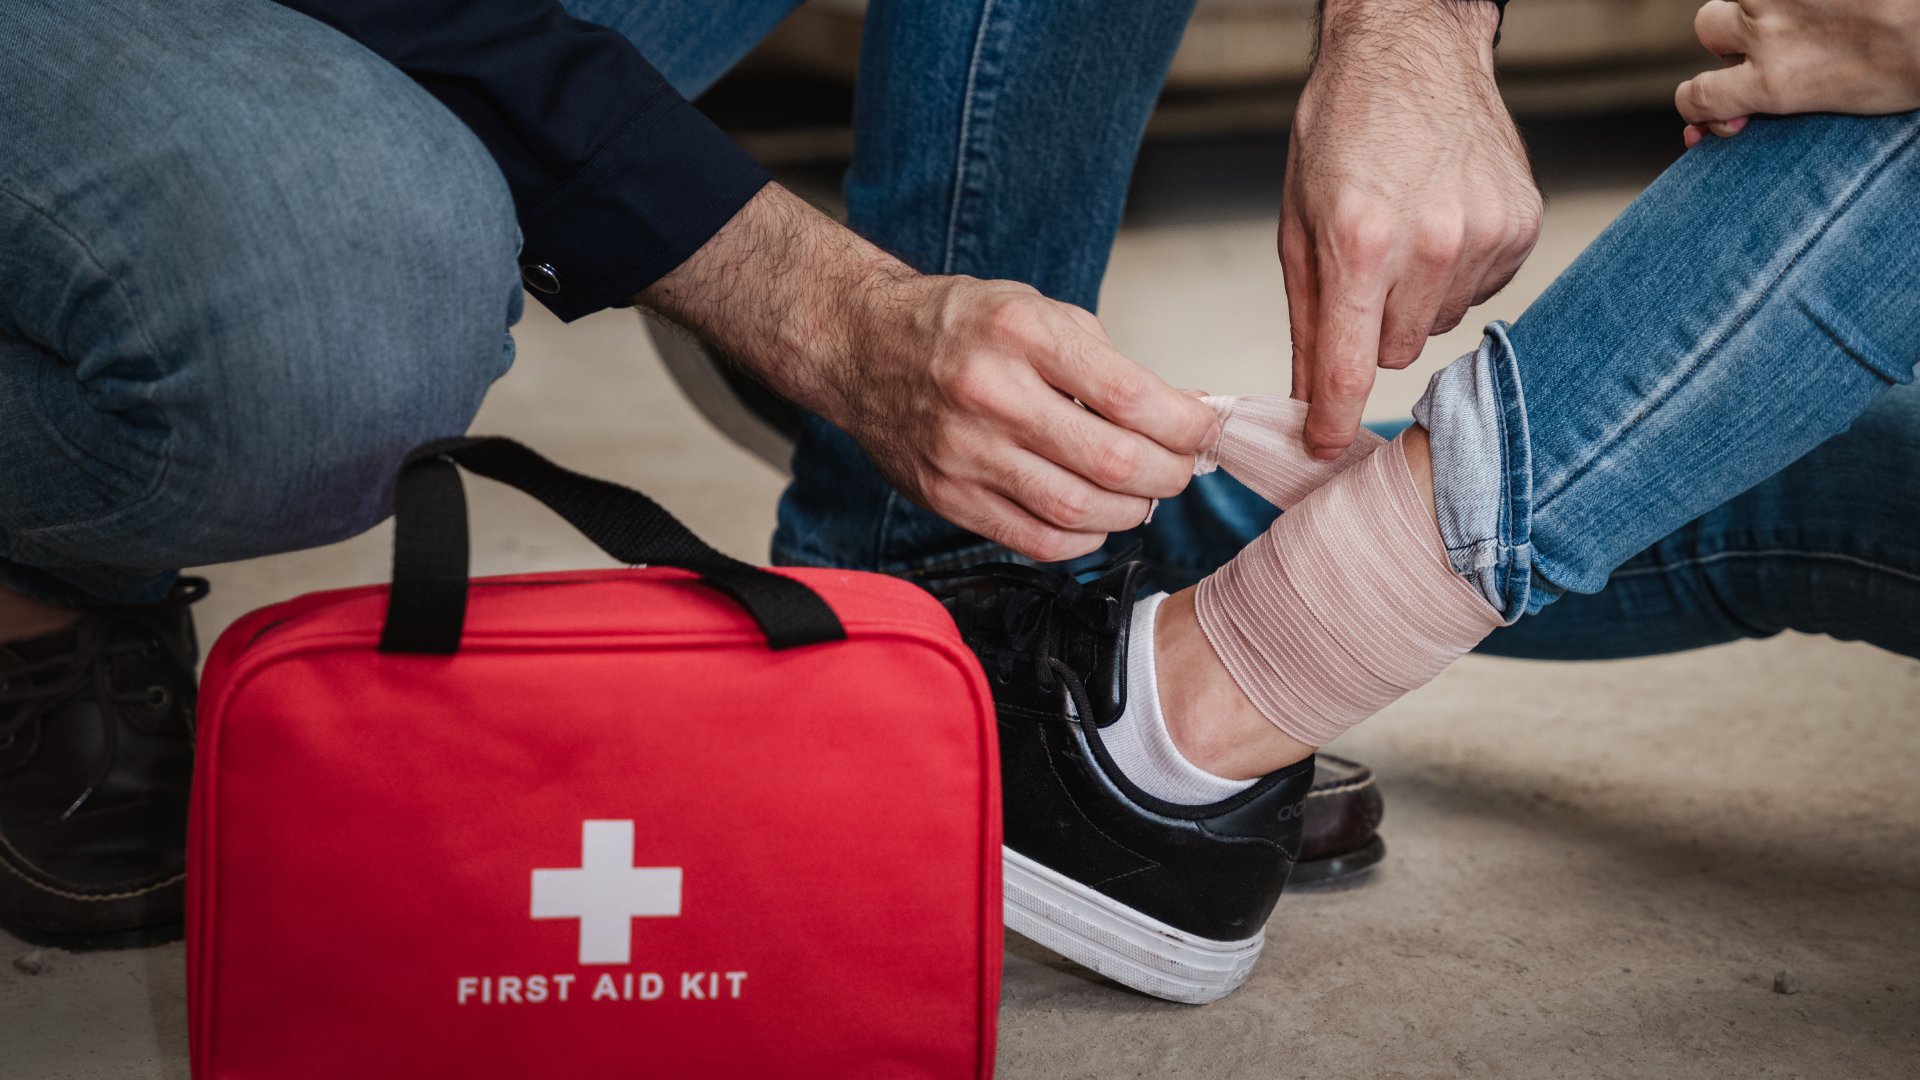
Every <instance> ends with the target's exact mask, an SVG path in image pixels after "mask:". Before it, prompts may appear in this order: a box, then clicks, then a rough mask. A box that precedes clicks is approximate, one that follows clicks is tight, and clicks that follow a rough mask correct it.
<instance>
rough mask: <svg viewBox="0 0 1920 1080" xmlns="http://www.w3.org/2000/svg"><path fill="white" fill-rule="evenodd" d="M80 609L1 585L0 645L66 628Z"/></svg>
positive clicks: (76, 617) (77, 616) (78, 615)
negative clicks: (40, 598)
mask: <svg viewBox="0 0 1920 1080" xmlns="http://www.w3.org/2000/svg"><path fill="white" fill-rule="evenodd" d="M79 621H80V612H78V611H75V610H74V609H72V608H64V607H59V606H57V605H54V604H49V603H47V602H45V601H44V600H35V599H34V598H32V597H30V596H25V595H22V594H20V593H17V592H14V591H13V590H12V589H7V588H0V644H6V643H7V642H11V641H26V640H28V639H30V638H37V637H44V636H46V635H48V634H52V633H56V632H58V631H61V630H65V629H66V628H67V627H69V626H72V625H73V624H74V623H76V622H79Z"/></svg>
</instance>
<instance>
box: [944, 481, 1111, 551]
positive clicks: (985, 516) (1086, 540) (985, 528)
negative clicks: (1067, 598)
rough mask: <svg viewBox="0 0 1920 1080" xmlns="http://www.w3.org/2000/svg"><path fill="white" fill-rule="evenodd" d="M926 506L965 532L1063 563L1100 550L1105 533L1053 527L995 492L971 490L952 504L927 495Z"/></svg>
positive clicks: (1105, 539) (982, 489) (1104, 540)
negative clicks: (927, 502) (945, 503)
mask: <svg viewBox="0 0 1920 1080" xmlns="http://www.w3.org/2000/svg"><path fill="white" fill-rule="evenodd" d="M928 501H929V502H930V503H933V504H934V505H932V506H929V507H928V509H930V510H932V511H933V512H934V513H937V514H939V515H940V516H942V517H944V518H947V519H948V520H949V521H952V522H953V523H954V524H956V525H958V526H960V527H961V528H963V529H966V530H967V531H968V532H971V533H976V534H978V535H980V536H984V537H986V538H987V539H989V540H992V541H993V542H994V543H996V544H999V545H1001V546H1002V547H1008V548H1012V549H1013V550H1015V551H1017V552H1019V553H1020V554H1022V555H1025V556H1026V557H1027V558H1029V559H1037V560H1039V561H1040V562H1064V561H1066V560H1068V559H1077V558H1079V557H1080V556H1082V555H1086V554H1088V553H1090V552H1094V551H1098V550H1100V545H1101V544H1104V543H1106V542H1107V536H1106V534H1105V533H1081V532H1072V531H1070V530H1067V529H1060V528H1056V527H1054V526H1052V525H1049V524H1047V523H1046V522H1044V521H1041V520H1040V519H1039V518H1036V517H1034V516H1033V515H1032V514H1029V513H1028V512H1027V511H1026V510H1025V509H1024V508H1022V507H1021V506H1020V505H1019V504H1018V503H1016V502H1014V501H1013V500H1011V499H1009V498H1007V497H1006V496H1004V495H1001V494H999V493H997V492H993V491H989V490H986V489H984V488H981V489H975V490H973V491H971V492H969V493H968V494H967V495H966V496H964V497H961V498H959V499H958V500H957V501H955V502H954V505H952V506H944V505H941V502H943V501H945V500H937V499H933V498H929V499H928Z"/></svg>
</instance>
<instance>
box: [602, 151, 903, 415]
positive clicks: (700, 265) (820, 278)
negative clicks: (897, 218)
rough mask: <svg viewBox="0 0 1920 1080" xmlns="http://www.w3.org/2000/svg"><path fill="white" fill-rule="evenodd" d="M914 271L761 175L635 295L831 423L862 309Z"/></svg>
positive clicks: (857, 355)
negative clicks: (689, 251) (715, 224)
mask: <svg viewBox="0 0 1920 1080" xmlns="http://www.w3.org/2000/svg"><path fill="white" fill-rule="evenodd" d="M915 276H917V275H915V274H914V273H913V271H912V270H911V269H910V268H908V267H907V266H906V265H905V264H903V263H901V262H900V261H899V260H898V259H895V258H893V257H892V256H890V255H888V254H887V253H885V252H883V251H881V250H880V249H879V248H876V247H874V246H873V245H872V244H870V243H868V242H867V241H866V240H864V239H862V238H861V237H860V236H859V235H858V234H856V233H854V232H853V231H852V230H850V229H848V228H846V227H845V226H843V225H840V224H839V223H837V222H835V221H834V220H833V219H831V218H829V217H827V216H826V215H825V214H822V213H820V212H819V211H818V210H816V209H814V208H813V207H812V206H811V205H809V204H808V203H807V202H806V201H805V200H803V199H801V198H799V197H798V196H796V195H794V194H793V193H791V192H789V191H787V190H786V189H784V188H782V187H780V186H779V185H778V184H768V185H767V186H766V187H765V188H763V189H761V191H760V193H759V194H757V195H755V196H754V197H753V198H752V199H751V200H750V201H749V202H748V203H747V204H746V205H745V206H744V207H742V208H741V210H740V212H739V213H738V214H736V215H734V217H733V219H732V220H731V221H729V222H727V224H726V225H725V226H724V227H723V228H722V229H721V230H720V231H719V232H718V233H716V234H714V236H713V237H712V238H711V239H710V240H708V241H707V243H706V244H705V245H704V246H702V247H701V248H700V250H699V251H697V252H695V253H694V255H693V256H692V257H691V258H689V259H688V260H687V261H686V262H685V263H683V264H681V265H680V266H679V267H678V268H676V269H675V270H674V271H673V272H672V273H670V274H668V275H667V276H665V277H663V278H661V279H660V280H659V281H658V282H655V283H654V285H652V286H651V287H649V288H648V289H647V290H646V291H645V292H643V293H641V294H640V295H639V296H637V297H635V301H636V303H639V304H642V305H644V306H646V307H649V308H652V309H653V310H656V311H658V312H660V313H661V314H662V315H665V316H666V317H667V318H669V319H671V320H673V321H674V322H676V323H678V324H680V325H681V326H683V327H686V328H687V329H689V330H691V331H693V332H694V333H696V334H698V335H699V336H700V337H701V338H703V339H705V340H706V341H708V342H710V343H712V344H713V345H714V346H716V347H717V348H718V349H719V350H720V351H721V352H722V353H724V354H725V355H726V356H727V357H728V358H729V359H730V360H732V361H733V362H735V363H737V364H739V365H740V366H741V367H743V368H745V369H746V370H748V371H749V372H751V373H752V374H753V375H754V376H755V377H757V378H759V379H760V380H761V381H762V382H764V383H766V384H767V385H768V386H770V387H771V388H772V389H773V390H774V391H775V392H777V393H779V394H780V395H781V396H783V397H785V398H787V399H788V400H790V401H792V402H794V403H795V404H797V405H800V406H802V407H803V408H807V409H810V410H812V411H814V412H817V413H819V414H821V415H823V416H825V417H827V419H829V420H833V421H835V422H840V421H841V420H842V418H843V414H844V409H845V405H846V402H847V400H848V397H849V395H850V394H851V393H852V391H853V390H854V388H855V387H857V384H858V379H859V373H858V369H859V368H860V366H862V361H863V360H864V352H865V350H866V349H867V348H868V347H869V344H870V342H869V340H868V339H869V338H870V337H871V336H872V334H871V330H870V326H871V325H872V324H873V323H874V322H875V318H874V315H873V312H872V309H873V308H875V307H876V306H877V305H879V304H882V303H884V301H885V299H886V297H887V296H888V295H889V294H890V293H891V292H892V291H894V290H895V289H896V288H897V287H898V285H897V283H898V282H900V281H903V280H905V279H909V278H912V277H915Z"/></svg>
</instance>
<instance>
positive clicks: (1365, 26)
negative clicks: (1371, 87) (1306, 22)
mask: <svg viewBox="0 0 1920 1080" xmlns="http://www.w3.org/2000/svg"><path fill="white" fill-rule="evenodd" d="M1499 32H1500V7H1499V5H1497V4H1495V3H1494V2H1493V0H1322V2H1321V6H1320V20H1319V37H1318V45H1317V48H1318V52H1319V54H1320V55H1321V56H1328V55H1334V54H1339V53H1343V52H1352V53H1359V54H1362V55H1363V56H1366V57H1369V58H1371V59H1373V60H1374V61H1375V62H1385V63H1393V62H1396V61H1398V62H1400V63H1414V64H1418V63H1420V62H1422V61H1445V62H1449V63H1458V62H1465V63H1468V64H1470V65H1471V66H1472V67H1473V68H1474V69H1476V70H1479V71H1480V72H1482V73H1484V74H1486V75H1487V76H1489V77H1491V76H1492V74H1493V43H1494V39H1495V38H1496V37H1497V36H1498V34H1499Z"/></svg>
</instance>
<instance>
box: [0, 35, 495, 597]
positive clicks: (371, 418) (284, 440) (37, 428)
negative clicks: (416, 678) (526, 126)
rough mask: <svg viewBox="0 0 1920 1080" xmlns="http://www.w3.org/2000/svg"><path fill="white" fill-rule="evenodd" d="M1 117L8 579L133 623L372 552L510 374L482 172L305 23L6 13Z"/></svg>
mask: <svg viewBox="0 0 1920 1080" xmlns="http://www.w3.org/2000/svg"><path fill="white" fill-rule="evenodd" d="M209 28H217V29H215V30H214V31H211V32H210V31H209ZM0 100H3V101H5V102H6V107H5V108H0V146H5V147H6V148H7V156H6V161H5V163H4V165H0V583H5V584H7V585H10V586H12V587H14V588H17V589H21V590H23V591H27V592H30V593H33V594H35V595H39V596H43V597H46V598H48V599H53V600H59V601H66V602H72V603H128V602H140V601H145V600H151V599H153V598H155V596H156V595H158V594H159V593H161V592H163V591H164V590H165V588H166V587H167V584H168V582H169V581H170V579H171V577H172V574H173V572H174V571H175V569H176V568H178V567H180V566H186V565H198V564H203V563H209V562H220V561H226V560H230V559H238V558H246V557H251V556H255V555H263V554H269V553H273V552H278V551H287V550H292V549H296V548H302V547H311V546H314V545H316V544H321V543H326V542H329V541H331V540H336V539H340V538H342V537H345V536H349V535H352V534H353V533H355V532H358V531H361V530H363V529H366V528H368V527H370V526H372V525H373V524H375V523H376V522H378V521H380V520H381V519H382V518H384V517H385V516H386V514H387V512H388V509H389V500H390V497H391V486H392V478H393V474H394V470H395V467H396V465H397V463H398V462H399V461H400V459H401V457H402V456H403V455H404V454H405V453H406V451H407V450H408V449H410V448H411V447H412V446H414V445H415V444H417V443H419V442H422V441H425V440H427V439H431V438H435V437H441V436H446V435H453V434H458V433H460V432H461V431H463V430H465V428H466V425H467V423H468V422H469V421H470V420H471V418H472V416H473V414H474V411H475V410H476V409H477V408H478V406H479V402H480V399H481V397H482V396H483V395H484V394H485V392H486V390H487V388H488V386H489V385H490V384H491V383H492V382H493V380H494V379H495V378H497V377H498V376H499V375H500V374H501V373H502V372H503V371H505V370H506V367H507V365H508V364H509V363H510V362H511V359H512V338H511V337H510V336H509V335H508V334H507V328H508V326H509V325H510V324H511V322H512V321H513V319H514V318H515V317H516V316H517V314H518V311H519V303H520V296H521V294H520V290H519V286H518V281H517V278H516V274H515V270H514V254H515V251H516V248H517V246H518V244H519V234H518V230H517V228H516V226H515V223H514V216H513V208H512V202H511V199H510V197H509V196H508V194H507V190H506V184H505V182H504V181H503V180H502V178H501V177H500V174H499V170H498V169H497V168H496V167H495V166H494V164H493V161H492V159H491V158H490V157H489V156H488V155H487V153H486V151H485V149H484V148H483V147H482V146H481V145H480V143H479V141H478V140H477V139H475V138H474V137H473V135H472V133H471V132H469V131H468V130H467V129H466V127H465V126H464V125H462V124H461V123H460V122H459V121H458V120H457V119H456V118H455V117H454V116H453V115H452V114H451V113H449V112H447V110H446V109H445V108H443V107H442V106H441V105H440V104H439V103H438V102H436V101H434V100H433V98H432V97H430V96H429V95H428V94H427V93H426V92H425V91H423V90H421V89H420V88H419V87H418V86H416V85H415V84H414V83H413V82H412V81H411V80H409V79H408V78H406V76H404V75H402V74H401V73H400V72H399V71H397V70H396V69H394V68H393V67H392V66H391V65H389V64H387V63H386V62H384V61H382V60H381V59H380V58H378V57H377V56H375V55H374V54H372V53H370V52H368V51H367V50H365V49H364V48H361V47H360V46H359V45H357V44H355V43H354V42H353V41H351V40H350V39H348V38H346V37H344V36H343V35H341V34H339V33H337V32H335V31H333V30H331V29H329V28H327V27H325V26H323V25H321V24H320V23H318V22H315V21H313V20H311V19H308V18H306V17H304V16H301V15H298V14H296V13H294V12H292V11H291V10H289V9H286V8H283V7H281V6H279V5H278V4H274V3H271V2H269V0H190V2H188V3H186V4H172V5H154V4H149V3H145V2H142V0H97V2H90V3H86V4H67V3H59V2H56V0H11V2H9V3H8V4H6V5H3V6H0ZM424 192H430V193H431V197H423V194H422V193H424Z"/></svg>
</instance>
